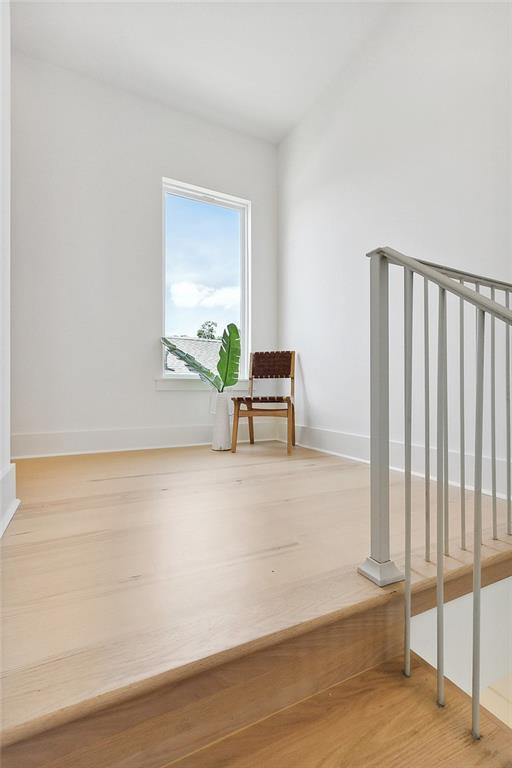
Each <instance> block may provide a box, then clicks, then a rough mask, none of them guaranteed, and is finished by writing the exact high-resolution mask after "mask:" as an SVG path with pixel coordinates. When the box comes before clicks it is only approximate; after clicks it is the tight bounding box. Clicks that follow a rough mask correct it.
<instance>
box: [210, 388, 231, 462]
mask: <svg viewBox="0 0 512 768" xmlns="http://www.w3.org/2000/svg"><path fill="white" fill-rule="evenodd" d="M230 449H231V430H230V428H229V395H228V394H227V393H226V392H218V393H217V396H216V399H215V421H214V422H213V438H212V450H213V451H229V450H230Z"/></svg>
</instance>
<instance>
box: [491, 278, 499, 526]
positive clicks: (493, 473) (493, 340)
mask: <svg viewBox="0 0 512 768" xmlns="http://www.w3.org/2000/svg"><path fill="white" fill-rule="evenodd" d="M495 298H496V292H495V290H494V288H491V299H492V301H494V300H495ZM491 489H492V537H493V539H497V538H498V507H497V501H496V318H495V317H494V315H492V317H491Z"/></svg>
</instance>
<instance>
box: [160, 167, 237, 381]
mask: <svg viewBox="0 0 512 768" xmlns="http://www.w3.org/2000/svg"><path fill="white" fill-rule="evenodd" d="M163 208H164V279H165V287H164V335H165V336H168V337H171V338H172V339H173V341H174V343H175V344H176V345H177V346H179V347H180V348H181V349H184V350H185V351H186V352H189V353H190V354H192V355H193V356H194V357H196V358H197V359H198V360H199V361H200V362H202V363H203V364H204V365H206V366H207V367H208V368H210V369H215V367H216V365H217V360H218V351H219V347H220V338H221V336H222V332H223V330H224V328H225V327H226V325H227V324H228V323H235V324H236V325H237V326H238V328H239V329H240V337H241V342H242V356H241V361H240V378H244V377H245V376H246V375H247V359H248V352H249V350H248V339H249V306H248V305H249V289H248V282H249V247H250V245H249V244H250V211H251V204H250V202H249V201H248V200H242V199H240V198H237V197H232V196H231V195H225V194H222V193H219V192H213V191H211V190H209V189H202V188H201V187H194V186H192V185H189V184H182V183H180V182H177V181H172V180H170V179H164V181H163ZM164 373H165V374H166V375H173V374H174V375H177V376H181V377H190V378H196V375H195V374H193V373H190V371H189V370H188V369H187V368H186V367H185V365H184V364H183V363H182V362H181V361H180V360H178V359H177V358H176V357H174V355H172V354H170V353H167V354H165V355H164Z"/></svg>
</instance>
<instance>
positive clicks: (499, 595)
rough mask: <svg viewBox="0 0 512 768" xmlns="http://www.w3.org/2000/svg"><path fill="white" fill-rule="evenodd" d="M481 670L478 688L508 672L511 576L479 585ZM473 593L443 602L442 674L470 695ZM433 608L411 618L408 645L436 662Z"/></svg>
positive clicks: (511, 639) (510, 670) (510, 660)
mask: <svg viewBox="0 0 512 768" xmlns="http://www.w3.org/2000/svg"><path fill="white" fill-rule="evenodd" d="M481 600H482V605H481V622H482V631H481V637H480V643H481V670H480V682H481V686H482V689H484V688H487V686H489V685H492V684H493V683H495V682H497V681H498V680H500V679H501V678H504V677H508V676H509V675H512V578H508V579H502V580H501V581H498V582H496V584H490V585H489V586H487V587H483V589H482V594H481ZM472 606H473V596H472V595H471V594H469V595H464V596H463V597H459V598H457V599H456V600H451V601H450V602H448V603H446V605H445V608H444V613H445V620H444V621H445V623H444V634H445V674H446V677H448V678H449V679H450V680H452V682H454V683H456V685H458V686H459V688H462V690H463V691H465V692H466V693H468V694H471V660H472V652H473V647H472V626H473V607H472ZM436 627H437V618H436V610H435V608H433V609H432V610H430V611H425V612H424V613H420V614H418V616H413V617H412V619H411V648H412V649H413V651H415V653H417V654H418V655H419V656H421V657H422V658H423V659H425V660H426V661H428V663H429V664H431V665H432V666H433V667H435V666H436V665H437V639H436V638H437V635H436Z"/></svg>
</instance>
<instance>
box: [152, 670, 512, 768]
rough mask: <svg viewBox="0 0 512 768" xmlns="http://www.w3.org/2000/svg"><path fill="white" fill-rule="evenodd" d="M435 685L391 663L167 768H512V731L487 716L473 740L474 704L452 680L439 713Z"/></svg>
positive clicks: (431, 676) (421, 673)
mask: <svg viewBox="0 0 512 768" xmlns="http://www.w3.org/2000/svg"><path fill="white" fill-rule="evenodd" d="M435 680H436V673H435V670H433V669H432V668H431V667H429V666H428V665H427V664H426V663H425V662H424V661H422V660H420V659H419V658H417V657H414V658H413V664H412V677H411V678H409V679H407V678H406V677H404V676H403V675H402V674H401V659H395V660H394V661H391V662H385V663H383V664H381V665H379V666H377V667H374V668H373V669H370V670H368V671H366V672H363V673H362V674H360V675H357V676H356V677H352V678H350V679H349V680H346V681H344V682H343V683H340V684H339V685H336V686H333V687H332V688H330V689H328V690H326V691H323V692H322V693H319V694H318V695H317V696H313V697H311V698H309V699H307V700H306V701H304V702H301V703H300V704H297V705H295V706H294V707H289V708H288V709H286V710H283V711H282V712H278V713H277V714H275V715H273V716H272V717H269V718H267V719H266V720H263V721H261V722H259V723H256V724H254V725H252V726H251V727H250V728H244V729H243V730H241V731H239V732H238V733H235V734H233V735H232V736H230V737H228V738H226V739H222V740H220V741H218V742H217V743H216V744H213V745H211V746H208V747H206V748H205V749H203V750H199V751H197V752H194V753H193V754H191V755H189V756H188V757H185V758H184V759H182V760H178V761H172V762H169V763H168V764H167V766H166V767H165V768H170V766H174V767H175V768H220V766H222V768H255V766H264V768H448V766H449V768H477V767H478V768H509V767H510V766H511V765H512V731H510V729H508V728H506V727H505V726H504V725H503V724H502V723H500V722H499V721H498V720H497V719H496V718H494V717H493V715H491V714H489V713H486V712H483V713H482V730H483V734H485V735H483V736H482V739H481V740H480V741H479V742H475V741H473V739H472V737H471V733H470V729H469V725H468V724H469V723H470V722H471V716H470V713H471V700H470V699H469V697H468V696H466V694H464V693H463V692H462V691H460V690H459V689H458V688H457V687H456V686H455V685H453V684H451V683H450V682H449V681H447V685H446V693H447V701H448V703H447V705H446V707H444V708H440V707H437V706H436V705H435V704H433V700H434V698H435Z"/></svg>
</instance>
